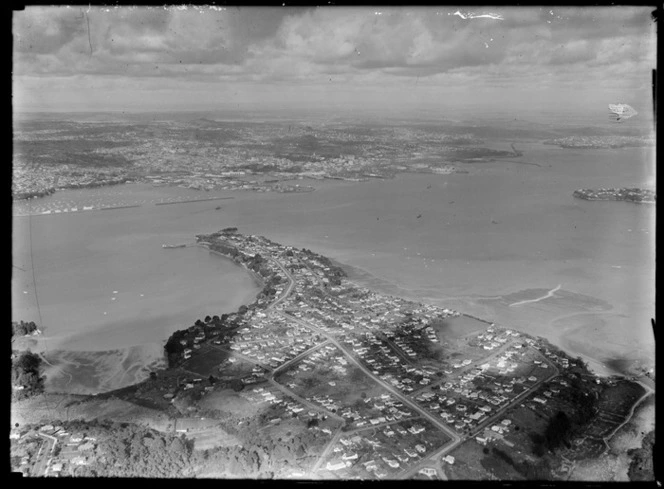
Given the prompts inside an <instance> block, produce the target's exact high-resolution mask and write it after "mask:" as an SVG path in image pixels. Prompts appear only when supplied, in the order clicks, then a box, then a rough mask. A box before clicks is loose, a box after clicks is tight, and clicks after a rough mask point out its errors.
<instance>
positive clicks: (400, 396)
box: [275, 260, 462, 450]
mask: <svg viewBox="0 0 664 489" xmlns="http://www.w3.org/2000/svg"><path fill="white" fill-rule="evenodd" d="M275 263H276V264H277V265H278V266H279V267H280V268H281V269H282V271H283V272H284V273H285V274H286V276H287V277H288V279H289V280H290V281H291V283H294V282H295V280H294V279H293V277H292V276H291V275H290V273H288V271H287V270H286V269H285V268H284V267H283V266H282V265H281V263H279V262H278V261H276V260H275ZM279 314H280V315H282V316H284V317H286V318H288V319H290V320H291V321H294V322H296V323H298V324H300V325H302V326H304V327H306V328H308V329H310V330H312V331H314V332H316V333H318V334H320V335H322V336H324V337H325V338H327V339H328V340H329V341H330V342H331V343H332V344H334V345H335V346H336V347H337V348H338V349H339V350H340V351H341V352H342V353H343V354H344V355H345V356H346V358H348V360H349V361H351V362H352V363H353V364H354V365H355V366H356V367H357V368H359V369H360V370H361V371H362V372H364V374H365V375H367V376H368V377H369V378H371V379H373V381H374V382H376V383H378V384H379V385H381V386H382V387H383V388H384V389H385V390H387V391H388V392H390V393H391V394H392V395H393V396H394V397H395V398H397V399H399V400H400V401H401V402H402V403H403V404H405V405H407V406H409V407H410V408H411V409H413V410H415V411H416V412H417V413H419V414H420V416H422V417H423V418H426V419H428V420H429V421H430V422H431V423H432V424H433V425H434V426H436V427H437V428H439V429H440V430H441V431H443V432H444V433H445V434H447V435H448V436H449V437H450V438H451V440H452V443H451V444H450V443H447V444H446V446H445V450H450V449H452V448H453V447H455V446H456V445H457V444H459V443H460V442H461V441H462V439H461V438H460V437H459V435H457V434H456V433H455V432H454V431H452V430H450V429H449V428H448V427H447V426H446V425H445V424H443V423H442V422H441V421H440V420H438V419H437V418H435V417H434V416H433V415H432V414H430V413H429V412H427V411H425V410H424V409H422V408H421V407H420V406H419V405H417V404H416V403H415V402H413V401H411V400H410V399H409V398H407V397H406V396H404V395H403V394H402V393H401V392H399V391H398V390H397V389H395V388H394V387H392V386H391V385H389V384H387V383H386V382H384V381H383V380H382V379H380V378H378V377H376V376H375V375H374V374H373V373H372V372H371V371H369V370H368V369H367V368H366V367H365V366H364V365H362V364H361V363H360V362H358V361H357V360H356V359H355V357H354V356H353V355H352V354H351V353H350V352H349V351H348V350H347V349H346V347H345V346H343V345H342V344H341V343H339V342H338V341H337V340H336V338H335V337H334V336H332V335H330V334H328V333H327V332H325V331H323V330H321V329H319V328H317V327H316V326H313V325H311V324H309V323H307V322H306V321H303V320H300V319H298V318H296V317H295V316H291V315H290V314H288V313H285V312H283V311H280V312H279Z"/></svg>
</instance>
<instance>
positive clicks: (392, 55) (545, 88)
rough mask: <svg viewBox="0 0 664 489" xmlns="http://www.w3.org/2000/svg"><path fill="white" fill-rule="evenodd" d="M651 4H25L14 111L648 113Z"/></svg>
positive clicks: (18, 29) (18, 19) (17, 30)
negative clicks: (621, 109)
mask: <svg viewBox="0 0 664 489" xmlns="http://www.w3.org/2000/svg"><path fill="white" fill-rule="evenodd" d="M652 10H653V8H652V7H625V6H619V7H584V8H579V7H577V8H574V7H569V8H555V7H542V8H540V7H527V8H526V7H490V8H480V7H473V8H472V9H469V8H464V7H460V8H453V7H392V8H381V7H362V8H359V7H358V8H353V7H321V8H317V7H312V8H297V7H294V8H290V7H244V8H237V7H225V8H224V7H192V6H189V7H185V6H181V7H168V8H166V7H81V6H76V7H66V6H62V7H34V6H33V7H31V6H28V7H26V8H25V10H24V11H16V12H14V13H13V25H12V29H13V41H14V45H13V73H12V76H13V83H12V88H13V107H14V110H15V111H19V112H21V111H52V112H68V111H69V112H71V111H133V112H140V111H151V110H166V111H168V110H171V111H177V110H204V109H211V110H212V109H215V108H221V107H228V106H233V107H261V108H264V109H272V108H274V109H281V108H287V107H290V108H307V107H309V108H317V109H349V110H355V111H361V110H363V109H366V110H381V109H386V110H396V111H400V110H419V109H435V110H441V111H445V110H449V111H451V112H452V111H454V110H460V109H466V108H467V109H476V110H483V109H484V110H487V111H510V110H538V111H558V112H561V111H562V112H564V111H566V110H569V111H574V112H577V111H581V112H583V111H594V110H598V107H601V108H602V110H603V111H606V110H607V105H608V104H609V103H619V102H621V103H628V104H630V105H632V106H633V107H634V108H635V109H636V110H637V111H639V112H643V111H646V112H648V111H651V110H652V85H651V83H652V78H651V71H652V69H654V68H655V67H656V30H655V29H656V23H654V22H653V21H652V18H651V14H650V12H651V11H652Z"/></svg>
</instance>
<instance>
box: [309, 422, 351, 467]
mask: <svg viewBox="0 0 664 489" xmlns="http://www.w3.org/2000/svg"><path fill="white" fill-rule="evenodd" d="M342 427H343V425H341V426H339V427H338V428H337V430H336V431H335V432H334V436H332V439H331V440H330V442H329V443H328V444H327V446H326V447H325V450H323V453H321V454H320V456H319V457H318V460H316V463H315V464H314V466H313V467H312V468H311V470H310V471H309V474H311V475H313V474H315V473H316V472H317V471H318V469H319V468H320V466H321V464H322V463H323V460H325V458H326V457H327V455H328V454H329V453H330V450H332V447H334V445H335V444H336V443H337V440H338V439H339V438H340V437H341V428H342Z"/></svg>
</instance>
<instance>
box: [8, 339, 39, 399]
mask: <svg viewBox="0 0 664 489" xmlns="http://www.w3.org/2000/svg"><path fill="white" fill-rule="evenodd" d="M41 362H42V360H41V357H40V356H39V355H37V354H35V353H32V352H30V350H28V351H24V352H21V353H19V354H18V355H17V356H16V357H15V358H14V359H13V361H12V372H11V375H12V384H13V385H14V386H21V387H23V388H22V389H20V390H16V396H17V397H18V398H19V399H21V398H25V397H30V396H33V395H35V394H39V393H41V392H43V391H44V379H43V378H42V377H41V375H40V367H41Z"/></svg>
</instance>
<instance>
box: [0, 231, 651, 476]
mask: <svg viewBox="0 0 664 489" xmlns="http://www.w3.org/2000/svg"><path fill="white" fill-rule="evenodd" d="M196 241H197V243H198V244H199V245H201V246H205V247H207V248H209V249H210V250H211V251H213V252H216V253H220V254H223V255H225V256H227V257H229V258H230V259H232V260H233V261H235V262H236V263H238V264H241V265H242V266H244V267H245V268H246V269H247V270H249V271H250V272H251V273H252V274H254V275H255V276H256V277H257V279H259V280H260V281H261V283H262V286H263V287H262V290H261V292H260V293H259V294H258V296H257V297H256V299H255V300H254V302H252V303H251V304H248V305H244V306H241V307H240V308H239V310H238V311H237V312H235V313H232V314H221V315H214V316H209V315H208V316H206V317H205V318H202V319H198V320H196V321H195V323H194V324H193V325H191V326H190V327H188V328H185V329H182V330H180V331H177V332H175V333H174V334H173V335H172V336H171V337H170V338H169V339H168V341H167V342H166V345H165V353H166V356H167V358H168V368H166V369H164V370H161V371H156V372H153V373H152V374H151V375H150V378H149V379H147V380H145V381H144V382H142V383H139V384H137V385H133V386H130V387H127V388H124V389H120V390H118V391H113V392H109V393H103V394H98V395H96V396H77V397H76V398H74V399H72V398H69V399H62V398H60V399H59V401H58V403H60V404H58V405H60V406H61V408H59V409H57V410H53V409H52V408H50V407H48V408H45V407H44V406H51V405H56V403H55V402H53V401H54V400H57V399H53V400H51V401H48V400H45V398H44V396H48V395H46V394H42V395H41V396H38V397H35V398H33V399H32V400H27V401H22V402H21V403H15V405H13V406H12V408H13V412H12V423H14V422H15V421H17V420H19V419H20V423H18V422H17V423H16V425H15V428H14V429H13V431H12V434H11V438H12V444H11V452H12V459H11V460H12V467H13V470H21V471H23V472H26V473H28V474H29V475H37V476H40V475H53V474H56V473H57V474H62V475H65V474H66V475H106V476H114V475H132V474H134V475H143V476H145V475H147V476H156V477H159V476H161V477H174V476H184V477H240V478H247V477H251V478H258V477H269V478H292V479H297V478H305V479H338V478H341V479H410V478H420V477H424V478H431V479H445V478H447V479H485V478H488V477H489V476H490V475H491V474H495V475H496V476H498V477H500V478H501V479H512V480H522V479H540V480H541V479H545V480H567V479H568V478H569V477H570V475H571V474H572V472H573V470H574V467H575V465H576V464H577V463H579V462H583V461H584V460H586V459H596V458H597V457H599V456H600V455H601V454H603V453H604V452H606V451H607V448H608V442H609V441H610V439H611V437H612V436H613V435H614V434H615V433H616V432H617V431H618V430H619V429H620V428H621V427H622V426H623V425H624V424H625V423H627V422H629V420H630V418H631V416H632V414H633V413H634V410H635V406H637V405H638V404H640V403H641V402H642V401H643V400H644V399H646V398H647V397H648V396H649V395H650V394H651V391H652V390H651V388H650V387H648V386H647V385H645V384H642V383H640V382H636V381H634V380H632V379H626V378H622V377H618V376H615V377H610V378H599V377H597V376H595V375H593V374H592V373H591V372H590V371H589V370H588V368H587V366H586V365H585V364H584V362H583V361H582V360H581V359H580V358H572V357H570V356H568V355H567V354H566V353H564V352H563V351H561V350H559V349H557V348H555V347H554V346H552V345H551V344H549V343H548V342H547V341H545V340H543V339H541V338H535V337H531V336H529V335H526V334H523V333H520V332H517V331H514V330H511V329H508V328H504V327H498V326H497V325H495V324H493V323H491V322H489V321H484V320H481V319H478V318H474V317H471V316H467V315H464V314H461V313H460V312H457V311H454V310H450V309H447V308H440V307H434V306H432V305H428V304H423V303H417V302H413V301H408V300H404V299H401V298H397V297H391V296H385V295H381V294H377V293H375V292H373V291H371V290H369V289H367V288H364V287H360V286H358V285H356V284H355V283H353V282H351V281H349V280H348V279H347V277H346V274H345V273H344V271H343V269H341V268H340V267H338V266H335V265H334V264H333V263H332V262H331V260H329V259H328V258H327V257H324V256H322V255H319V254H317V253H315V252H313V251H310V250H307V249H297V248H294V247H291V246H284V245H281V244H278V243H275V242H273V241H270V240H269V239H267V238H265V237H261V236H253V235H243V234H241V233H239V232H238V230H237V229H236V228H226V229H224V230H221V231H219V232H216V233H212V234H206V235H198V236H196ZM50 396H52V397H53V398H57V395H56V394H50ZM118 405H120V406H122V407H121V408H117V407H115V408H114V406H118ZM64 408H66V409H64ZM114 409H115V411H114ZM127 413H133V414H132V415H131V416H133V417H130V418H129V420H128V417H129V416H130V415H129V414H127ZM44 444H45V445H46V450H47V451H48V450H52V451H53V452H52V453H53V454H54V455H52V456H50V457H49V458H48V459H46V458H45V455H44V453H45V450H44V449H43V445H44ZM57 447H60V450H58V449H57ZM123 447H124V448H123ZM49 453H51V452H49ZM159 457H162V458H164V459H167V460H173V464H175V465H173V467H175V468H176V469H177V470H176V469H173V470H170V469H168V470H167V469H163V468H159V467H161V465H163V464H160V463H159V462H157V461H156V459H157V458H159ZM160 470H161V471H162V472H163V473H162V472H159V471H160Z"/></svg>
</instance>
